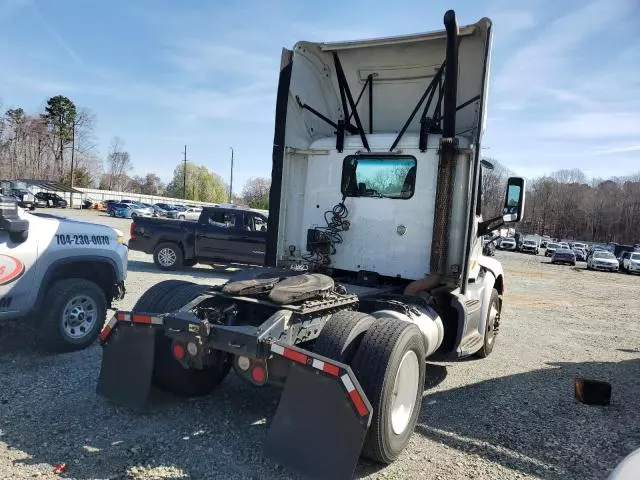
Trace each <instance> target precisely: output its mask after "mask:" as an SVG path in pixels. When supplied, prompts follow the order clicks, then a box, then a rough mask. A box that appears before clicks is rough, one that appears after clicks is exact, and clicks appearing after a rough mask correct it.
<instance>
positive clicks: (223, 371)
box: [133, 280, 231, 397]
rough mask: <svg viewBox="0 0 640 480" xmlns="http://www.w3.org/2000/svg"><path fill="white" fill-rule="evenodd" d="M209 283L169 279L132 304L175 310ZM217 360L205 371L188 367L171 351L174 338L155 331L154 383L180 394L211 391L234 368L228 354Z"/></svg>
mask: <svg viewBox="0 0 640 480" xmlns="http://www.w3.org/2000/svg"><path fill="white" fill-rule="evenodd" d="M208 288H209V287H208V286H207V285H198V284H195V283H192V282H185V281H182V280H166V281H164V282H160V283H158V284H156V285H154V286H153V287H151V288H150V289H149V290H147V291H146V292H145V293H144V294H143V295H142V296H141V297H140V299H139V300H138V301H137V303H136V304H135V306H134V307H133V311H138V312H141V313H142V312H143V313H151V314H154V313H167V312H173V311H176V310H178V309H180V308H181V307H183V306H184V305H186V304H187V303H189V302H190V301H191V300H193V299H194V298H196V297H197V296H198V295H200V294H201V293H202V292H204V291H205V290H207V289H208ZM215 355H216V362H215V363H214V364H213V365H210V366H205V367H204V368H203V369H202V370H200V369H195V368H190V369H185V368H183V367H182V365H181V364H180V363H179V362H178V361H177V360H176V359H174V358H173V355H172V354H171V339H170V338H169V337H166V336H165V335H164V334H163V332H157V333H156V344H155V354H154V365H153V380H152V382H153V385H154V386H156V387H158V388H160V389H161V390H165V391H167V392H170V393H173V394H176V395H180V396H187V397H190V396H200V395H206V394H208V393H210V392H211V391H212V390H213V389H214V388H215V387H217V386H218V384H220V382H222V380H224V378H225V377H226V375H227V373H229V369H230V367H231V361H230V359H229V356H228V355H227V354H225V353H223V352H216V354H215Z"/></svg>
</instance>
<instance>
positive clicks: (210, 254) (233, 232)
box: [196, 210, 244, 263]
mask: <svg viewBox="0 0 640 480" xmlns="http://www.w3.org/2000/svg"><path fill="white" fill-rule="evenodd" d="M241 224H242V213H241V212H234V211H225V210H213V211H211V212H210V213H207V212H206V211H205V212H204V213H203V214H202V215H201V216H200V219H199V220H198V226H197V228H196V257H197V258H198V260H207V259H208V260H215V261H221V262H229V263H232V262H235V263H242V262H243V261H244V257H243V255H242V248H241V246H240V244H239V243H238V241H239V234H240V226H241Z"/></svg>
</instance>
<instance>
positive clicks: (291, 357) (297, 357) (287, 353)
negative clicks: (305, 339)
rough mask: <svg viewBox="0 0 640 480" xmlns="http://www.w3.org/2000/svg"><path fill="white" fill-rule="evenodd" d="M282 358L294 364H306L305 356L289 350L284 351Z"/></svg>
mask: <svg viewBox="0 0 640 480" xmlns="http://www.w3.org/2000/svg"><path fill="white" fill-rule="evenodd" d="M282 356H283V357H285V358H288V359H289V360H293V361H294V362H298V363H302V364H304V365H306V364H307V356H306V355H305V354H304V353H300V352H296V351H295V350H291V349H289V348H285V349H284V354H283V355H282Z"/></svg>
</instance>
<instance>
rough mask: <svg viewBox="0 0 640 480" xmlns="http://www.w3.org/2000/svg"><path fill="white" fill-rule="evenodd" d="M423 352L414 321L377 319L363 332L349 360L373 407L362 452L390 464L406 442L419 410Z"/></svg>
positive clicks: (422, 341)
mask: <svg viewBox="0 0 640 480" xmlns="http://www.w3.org/2000/svg"><path fill="white" fill-rule="evenodd" d="M425 356H426V354H425V345H424V338H423V336H422V333H421V332H420V329H419V328H418V327H417V326H416V325H415V324H413V323H409V322H402V321H397V320H395V319H391V318H384V317H383V318H378V319H377V320H376V321H375V322H374V323H373V324H372V325H371V327H370V328H369V329H368V330H367V332H366V333H365V335H364V337H363V338H362V342H361V343H360V346H359V348H358V351H357V352H356V354H355V357H354V358H353V361H352V362H351V364H352V368H353V372H354V373H355V375H356V378H357V379H358V381H359V382H360V385H361V386H362V388H363V390H364V392H365V394H366V395H367V398H368V399H369V401H370V402H371V406H372V407H373V417H372V419H371V426H370V427H369V430H368V431H367V436H366V439H365V442H364V446H363V449H362V455H363V456H365V457H367V458H369V459H371V460H373V461H376V462H380V463H391V462H393V461H394V460H395V459H396V458H397V457H398V455H400V453H401V452H402V450H403V449H404V448H405V447H406V445H407V443H408V442H409V439H410V438H411V435H412V434H413V431H414V429H415V426H416V423H417V421H418V415H419V414H420V407H421V400H422V392H423V390H424V377H425Z"/></svg>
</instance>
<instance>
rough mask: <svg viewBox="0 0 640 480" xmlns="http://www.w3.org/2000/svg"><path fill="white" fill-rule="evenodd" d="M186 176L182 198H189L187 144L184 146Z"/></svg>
mask: <svg viewBox="0 0 640 480" xmlns="http://www.w3.org/2000/svg"><path fill="white" fill-rule="evenodd" d="M183 174H184V178H183V185H182V198H184V199H185V200H186V199H187V146H186V145H185V146H184V171H183Z"/></svg>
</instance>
